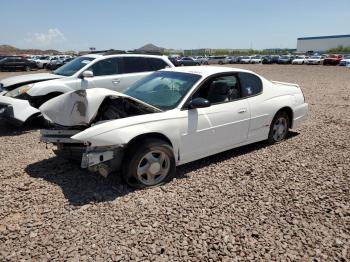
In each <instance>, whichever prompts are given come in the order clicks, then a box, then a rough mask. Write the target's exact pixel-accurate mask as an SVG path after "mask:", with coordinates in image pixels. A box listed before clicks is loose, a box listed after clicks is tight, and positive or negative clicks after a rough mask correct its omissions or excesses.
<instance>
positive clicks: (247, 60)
mask: <svg viewBox="0 0 350 262" xmlns="http://www.w3.org/2000/svg"><path fill="white" fill-rule="evenodd" d="M251 60H252V57H251V56H242V57H241V61H240V62H241V64H249V63H250V61H251Z"/></svg>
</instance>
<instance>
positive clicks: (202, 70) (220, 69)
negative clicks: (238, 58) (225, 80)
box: [161, 66, 254, 77]
mask: <svg viewBox="0 0 350 262" xmlns="http://www.w3.org/2000/svg"><path fill="white" fill-rule="evenodd" d="M161 71H170V72H180V73H191V74H197V75H201V76H203V77H207V76H210V75H214V74H218V73H226V72H227V73H230V72H246V73H253V72H252V71H249V70H245V69H241V68H235V67H224V66H182V67H172V68H165V69H162V70H161ZM253 74H254V73H253Z"/></svg>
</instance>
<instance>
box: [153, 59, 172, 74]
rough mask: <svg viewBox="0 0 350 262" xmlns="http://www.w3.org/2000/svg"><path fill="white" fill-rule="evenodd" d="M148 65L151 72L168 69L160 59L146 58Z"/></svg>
mask: <svg viewBox="0 0 350 262" xmlns="http://www.w3.org/2000/svg"><path fill="white" fill-rule="evenodd" d="M148 63H149V64H150V65H151V67H152V69H153V71H157V70H160V69H163V68H166V67H169V65H168V64H167V63H165V62H164V61H163V60H162V59H158V58H148Z"/></svg>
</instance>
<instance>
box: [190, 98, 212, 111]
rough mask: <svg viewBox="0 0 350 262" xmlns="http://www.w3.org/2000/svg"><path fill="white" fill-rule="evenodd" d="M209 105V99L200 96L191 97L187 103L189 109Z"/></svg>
mask: <svg viewBox="0 0 350 262" xmlns="http://www.w3.org/2000/svg"><path fill="white" fill-rule="evenodd" d="M209 106H210V102H209V100H207V99H205V98H202V97H197V98H195V99H192V100H191V101H190V103H189V104H188V108H189V109H196V108H204V107H209Z"/></svg>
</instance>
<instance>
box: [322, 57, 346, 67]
mask: <svg viewBox="0 0 350 262" xmlns="http://www.w3.org/2000/svg"><path fill="white" fill-rule="evenodd" d="M342 59H343V56H342V55H329V56H327V57H326V58H325V59H324V60H323V65H339V63H340V61H341V60H342Z"/></svg>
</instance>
